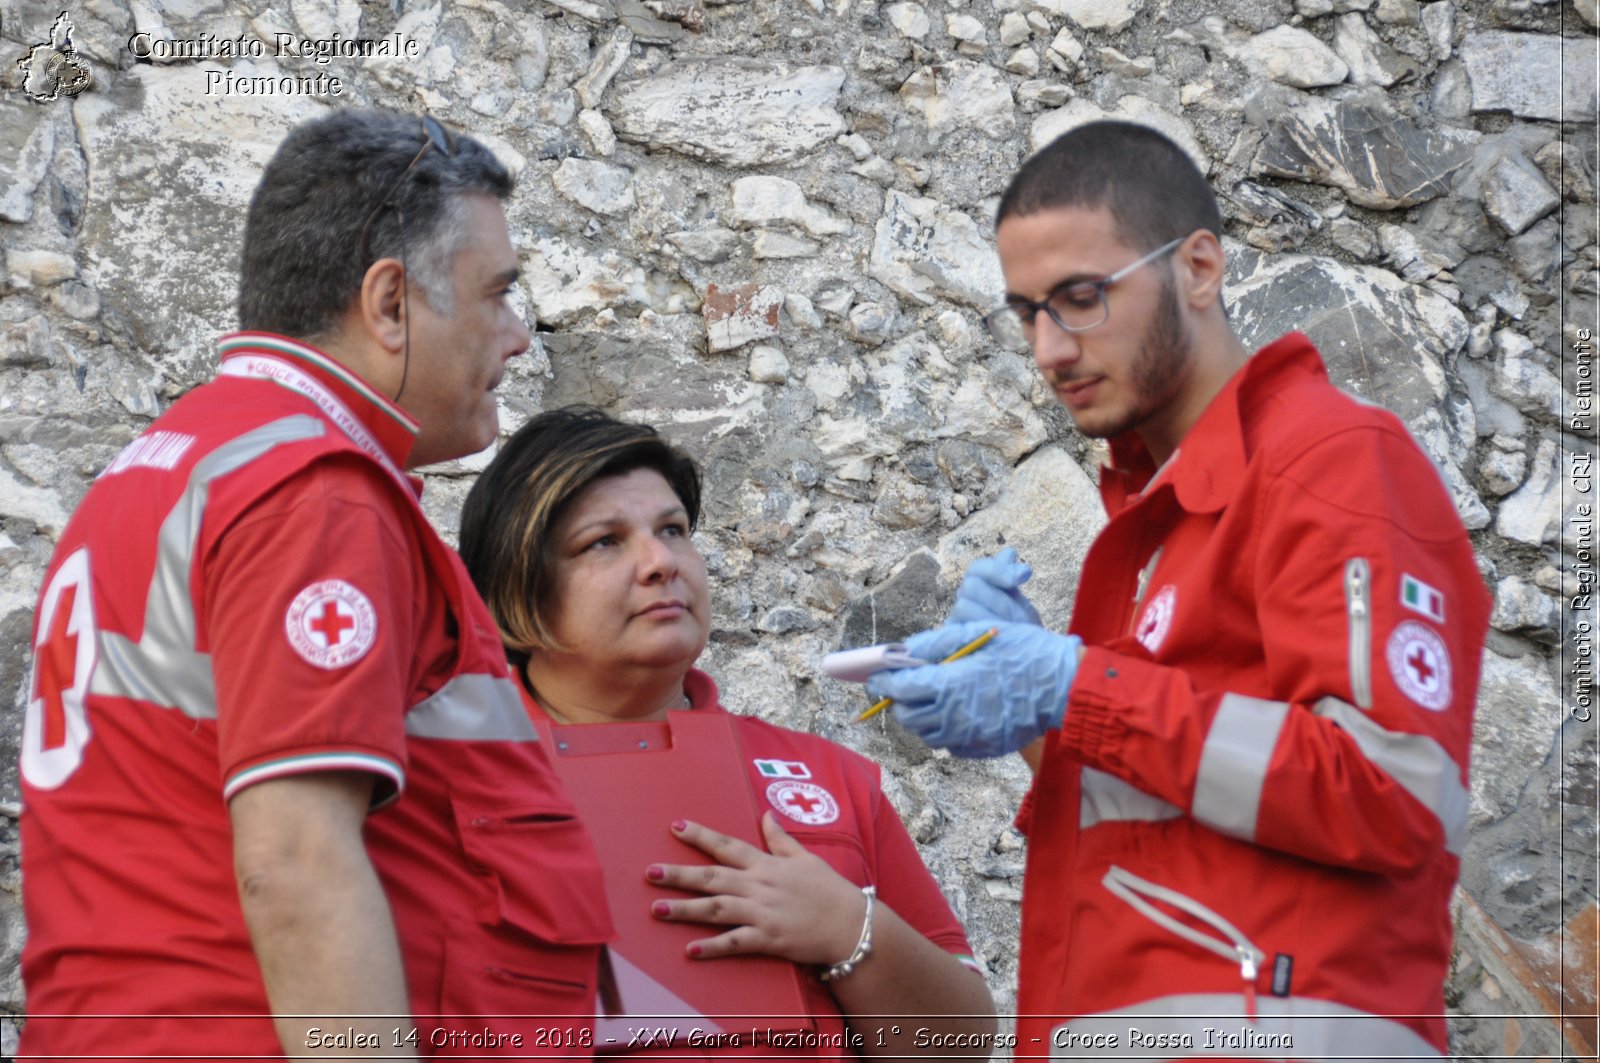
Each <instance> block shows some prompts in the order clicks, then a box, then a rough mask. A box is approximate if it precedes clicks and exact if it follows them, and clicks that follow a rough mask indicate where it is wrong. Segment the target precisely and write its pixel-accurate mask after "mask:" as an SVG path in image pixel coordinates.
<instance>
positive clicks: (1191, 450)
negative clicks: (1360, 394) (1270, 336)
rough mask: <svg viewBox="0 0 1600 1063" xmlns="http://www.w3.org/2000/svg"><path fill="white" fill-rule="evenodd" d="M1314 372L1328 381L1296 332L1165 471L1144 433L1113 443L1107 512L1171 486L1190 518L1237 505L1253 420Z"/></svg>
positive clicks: (1205, 421)
mask: <svg viewBox="0 0 1600 1063" xmlns="http://www.w3.org/2000/svg"><path fill="white" fill-rule="evenodd" d="M1305 372H1310V373H1314V374H1316V375H1318V376H1320V377H1322V378H1323V379H1327V370H1326V369H1325V368H1323V365H1322V358H1321V356H1320V355H1318V354H1317V349H1316V348H1315V347H1314V346H1312V344H1311V340H1310V339H1309V338H1307V336H1306V335H1305V333H1303V332H1290V333H1288V334H1287V335H1285V336H1282V337H1280V338H1278V339H1276V340H1274V341H1273V342H1271V343H1269V344H1267V345H1266V346H1265V347H1263V348H1261V349H1260V350H1259V351H1257V352H1256V353H1255V354H1254V355H1252V356H1251V357H1250V359H1249V360H1248V361H1247V362H1245V364H1244V365H1243V366H1241V367H1240V368H1239V370H1238V372H1236V373H1234V374H1233V376H1232V377H1230V378H1229V379H1228V382H1227V384H1226V385H1224V386H1223V388H1222V390H1221V391H1219V392H1218V393H1217V395H1216V397H1215V398H1213V399H1212V400H1211V402H1210V403H1209V404H1208V405H1207V406H1206V408H1205V409H1204V410H1203V411H1201V414H1200V417H1199V419H1198V420H1196V421H1195V423H1194V426H1193V427H1192V428H1190V429H1189V432H1188V434H1187V435H1185V436H1184V437H1183V439H1182V441H1181V442H1180V443H1179V446H1178V449H1177V450H1175V451H1173V453H1172V456H1171V457H1169V458H1168V459H1167V461H1166V463H1165V464H1163V465H1162V466H1161V468H1160V469H1157V468H1156V465H1155V461H1154V460H1153V459H1152V458H1151V456H1150V452H1149V450H1147V449H1146V448H1145V445H1144V441H1143V440H1141V439H1140V438H1139V436H1138V433H1137V432H1132V431H1130V432H1124V433H1123V434H1121V435H1119V436H1115V437H1113V438H1112V439H1111V441H1110V442H1111V465H1110V466H1109V467H1108V468H1106V469H1105V470H1103V472H1102V475H1101V478H1100V492H1101V497H1102V499H1103V500H1104V501H1105V505H1106V511H1107V512H1109V513H1116V512H1117V511H1119V510H1120V509H1122V508H1123V507H1125V506H1127V505H1129V504H1130V503H1132V502H1134V501H1136V500H1137V499H1138V498H1139V497H1140V496H1141V495H1142V494H1143V493H1145V492H1147V491H1149V490H1150V489H1151V488H1153V487H1161V486H1164V485H1170V486H1171V488H1172V490H1173V492H1174V493H1175V494H1176V496H1177V500H1178V504H1179V505H1181V506H1182V507H1183V508H1184V509H1186V510H1189V511H1190V512H1191V513H1210V512H1215V511H1217V510H1219V509H1222V508H1223V507H1225V506H1226V505H1227V504H1228V503H1229V502H1230V501H1232V499H1233V496H1234V494H1235V492H1237V491H1238V489H1239V484H1240V482H1241V481H1243V479H1244V470H1245V463H1246V461H1247V460H1248V459H1249V454H1248V451H1247V441H1246V439H1245V424H1246V420H1247V417H1248V414H1249V413H1250V412H1251V411H1253V410H1254V408H1255V407H1256V406H1258V405H1259V404H1260V403H1261V402H1262V401H1263V400H1264V399H1265V398H1267V397H1269V396H1270V395H1271V394H1272V392H1273V391H1275V390H1277V388H1278V387H1279V386H1280V385H1281V384H1282V382H1283V380H1284V378H1285V377H1286V376H1288V375H1290V374H1298V373H1305Z"/></svg>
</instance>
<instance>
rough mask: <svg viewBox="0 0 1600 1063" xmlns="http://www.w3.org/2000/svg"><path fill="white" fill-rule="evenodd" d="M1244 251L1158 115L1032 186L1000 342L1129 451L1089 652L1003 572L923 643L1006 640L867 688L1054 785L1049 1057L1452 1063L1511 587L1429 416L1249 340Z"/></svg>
mask: <svg viewBox="0 0 1600 1063" xmlns="http://www.w3.org/2000/svg"><path fill="white" fill-rule="evenodd" d="M1221 233H1222V219H1221V216H1220V213H1219V211H1218V209H1217V203H1216V199H1215V197H1214V196H1213V195H1212V193H1211V190H1210V188H1209V187H1208V186H1207V185H1206V183H1205V179H1204V178H1203V177H1202V176H1201V174H1200V172H1199V170H1198V169H1197V168H1196V167H1195V166H1194V164H1193V163H1192V162H1191V161H1190V160H1189V158H1188V157H1187V156H1186V155H1185V154H1184V152H1183V151H1182V150H1181V149H1179V148H1178V147H1177V146H1176V145H1175V144H1173V143H1172V142H1171V141H1170V140H1168V139H1167V138H1165V137H1164V136H1162V135H1161V134H1159V133H1157V132H1155V131H1154V130H1151V129H1148V128H1145V127H1143V126H1138V125H1132V124H1128V123H1120V122H1096V123H1091V124H1088V125H1085V126H1081V127H1079V128H1077V129H1075V130H1073V131H1071V132H1069V133H1067V134H1065V135H1063V136H1062V137H1061V138H1060V139H1058V140H1057V141H1055V142H1054V143H1053V144H1051V145H1049V146H1048V147H1046V148H1045V149H1044V150H1042V151H1041V152H1039V153H1038V154H1037V155H1035V156H1034V157H1033V158H1031V159H1030V160H1028V161H1027V162H1026V163H1025V164H1024V165H1023V167H1022V169H1021V170H1020V171H1019V172H1018V174H1017V176H1016V177H1015V178H1014V179H1013V181H1012V183H1011V185H1010V187H1009V188H1008V189H1007V191H1006V193H1005V195H1004V197H1003V198H1002V200H1001V202H1000V207H999V211H998V244H999V251H1000V260H1001V264H1002V268H1003V272H1004V275H1005V280H1006V287H1007V290H1008V294H1007V297H1006V304H1005V305H1004V306H1003V307H1001V308H1000V309H998V310H996V311H994V312H993V313H992V314H990V315H989V317H988V318H987V323H988V325H989V328H990V330H991V332H992V334H993V335H994V337H995V338H996V339H997V340H999V341H1001V342H1002V343H1004V344H1006V345H1008V346H1012V347H1016V348H1022V347H1029V348H1031V349H1032V351H1033V355H1034V359H1035V361H1036V362H1037V364H1038V366H1039V369H1040V372H1042V373H1043V374H1044V377H1045V380H1046V381H1047V382H1048V383H1049V384H1050V386H1051V387H1052V388H1053V389H1054V391H1055V393H1056V395H1057V397H1058V398H1059V399H1060V401H1061V402H1062V404H1063V405H1064V406H1066V408H1067V410H1068V412H1069V413H1070V414H1071V415H1072V418H1073V420H1074V421H1075V422H1076V425H1077V427H1078V429H1079V430H1080V431H1081V432H1083V433H1084V434H1085V435H1087V436H1091V437H1093V438H1097V439H1105V440H1106V441H1107V442H1108V443H1109V444H1110V463H1109V465H1108V466H1107V467H1105V468H1103V469H1102V470H1101V483H1100V489H1101V495H1102V498H1103V501H1104V504H1105V507H1106V512H1107V514H1108V515H1109V523H1108V524H1107V525H1106V527H1105V529H1104V530H1103V531H1102V533H1101V534H1100V535H1099V537H1098V538H1097V539H1096V541H1095V542H1094V544H1093V546H1092V547H1091V548H1090V550H1089V554H1088V556H1087V558H1086V560H1085V562H1084V568H1083V573H1082V576H1081V579H1080V581H1079V584H1078V590H1077V599H1076V602H1075V605H1074V608H1073V616H1072V623H1071V626H1070V631H1071V633H1070V634H1066V635H1063V634H1057V633H1055V632H1052V631H1049V630H1046V629H1045V628H1043V627H1041V626H1040V625H1039V617H1038V614H1037V612H1036V611H1035V610H1034V609H1033V607H1032V605H1030V604H1029V603H1028V601H1027V599H1026V598H1025V597H1024V595H1023V592H1022V590H1021V585H1022V584H1023V582H1024V581H1026V580H1027V579H1028V577H1029V575H1030V574H1031V570H1030V569H1029V567H1028V566H1027V565H1026V564H1024V563H1022V562H1021V561H1020V560H1019V559H1018V558H1017V556H1016V554H1015V553H1014V552H1012V551H1006V552H1003V553H1002V554H1000V555H998V556H997V557H992V558H985V559H980V560H979V561H977V562H974V563H973V565H972V566H971V567H970V568H969V569H968V572H967V575H966V579H965V580H964V581H963V583H962V585H961V589H960V591H959V593H958V596H957V601H956V605H955V608H954V610H953V612H952V614H951V617H950V619H949V620H948V621H947V622H946V624H945V626H944V627H941V628H939V629H937V630H934V631H930V632H924V633H921V634H919V635H915V636H913V637H912V638H911V639H909V640H908V648H909V650H910V652H911V653H912V654H914V655H915V656H916V657H919V658H922V659H924V660H930V661H936V660H940V659H942V658H943V657H945V656H946V655H948V654H949V653H950V652H951V651H953V650H955V649H957V648H958V647H960V646H962V645H964V644H966V643H968V642H970V641H971V640H972V639H973V638H975V637H977V636H978V635H980V634H981V633H983V632H984V631H986V630H987V629H989V628H991V627H993V628H996V629H998V634H997V635H996V637H995V638H993V640H992V641H990V642H989V643H988V644H987V645H986V646H985V647H984V648H982V649H981V650H979V651H978V652H976V653H974V654H971V655H970V656H967V657H965V658H963V659H962V660H960V661H957V662H954V663H951V664H946V665H937V666H925V667H917V668H911V669H906V670H901V671H895V672H880V673H878V675H877V676H875V677H874V678H873V679H872V681H871V682H870V683H869V690H870V692H871V693H872V694H873V695H874V696H878V697H890V698H893V699H894V701H895V713H896V716H897V717H898V718H899V720H900V721H901V722H902V723H903V724H905V725H906V726H907V727H909V728H910V729H911V730H913V731H914V732H916V733H917V734H918V735H920V736H921V737H922V738H923V739H924V740H925V741H926V742H928V744H930V745H932V746H936V747H942V748H947V749H949V750H951V751H952V752H953V753H955V754H957V755H958V756H969V757H993V756H1000V755H1002V754H1005V753H1010V752H1018V751H1021V752H1022V753H1023V755H1024V756H1025V757H1026V758H1027V759H1028V761H1029V763H1030V765H1031V766H1032V767H1033V769H1034V773H1035V774H1034V782H1033V788H1032V790H1031V792H1030V793H1029V795H1028V797H1027V799H1026V800H1025V802H1024V804H1023V808H1022V811H1021V813H1020V815H1019V817H1018V825H1019V827H1020V828H1021V829H1023V830H1024V831H1025V832H1026V833H1027V834H1028V837H1029V845H1028V864H1027V872H1026V877H1025V880H1024V887H1023V910H1022V950H1021V975H1020V990H1019V997H1018V1010H1019V1012H1020V1013H1021V1016H1022V1018H1021V1019H1020V1020H1019V1023H1018V1035H1019V1036H1018V1054H1020V1055H1024V1056H1027V1055H1035V1056H1038V1055H1054V1056H1063V1057H1072V1056H1076V1055H1092V1056H1110V1057H1115V1056H1117V1055H1135V1056H1141V1057H1146V1058H1177V1057H1185V1056H1192V1055H1197V1056H1204V1057H1206V1058H1219V1057H1229V1056H1241V1057H1242V1056H1250V1057H1252V1058H1279V1059H1285V1058H1295V1059H1299V1058H1321V1057H1323V1056H1327V1055H1337V1056H1349V1057H1362V1058H1367V1057H1382V1058H1392V1057H1403V1058H1419V1057H1433V1056H1437V1055H1439V1054H1441V1053H1443V1052H1445V1051H1446V1048H1447V1046H1446V1034H1445V1023H1444V1017H1443V1011H1444V1000H1443V992H1442V989H1443V983H1444V978H1445V973H1446V969H1447V966H1448V963H1449V957H1450V916H1449V910H1448V905H1449V899H1450V894H1451V890H1452V888H1453V886H1454V884H1455V881H1456V876H1457V873H1458V870H1459V866H1460V857H1461V851H1462V845H1463V842H1464V840H1465V832H1466V814H1467V795H1468V789H1467V759H1468V755H1469V751H1470V744H1471V733H1472V715H1473V708H1474V700H1475V697H1476V692H1477V683H1478V670H1479V658H1480V655H1481V652H1482V648H1483V641H1484V635H1485V632H1486V629H1487V625H1488V614H1489V595H1488V593H1487V591H1486V590H1485V588H1484V585H1483V582H1482V580H1481V578H1480V577H1479V575H1478V571H1477V568H1476V565H1475V563H1474V559H1473V552H1472V547H1471V544H1470V543H1469V541H1468V539H1467V536H1466V533H1465V530H1464V529H1463V528H1462V525H1461V522H1460V520H1459V519H1458V517H1457V515H1456V511H1455V507H1454V505H1453V504H1452V502H1451V500H1450V496H1449V494H1448V492H1447V491H1446V490H1445V487H1444V485H1443V482H1442V480H1441V479H1440V477H1439V475H1438V474H1437V472H1436V471H1435V469H1434V468H1433V466H1432V464H1431V463H1430V462H1429V460H1428V458H1427V457H1426V456H1425V455H1424V454H1423V453H1422V451H1421V450H1420V449H1419V448H1418V447H1417V445H1416V444H1415V443H1414V442H1413V441H1412V439H1411V438H1410V436H1409V435H1408V434H1407V432H1406V429H1405V426H1404V425H1403V424H1402V423H1401V422H1400V421H1399V420H1398V419H1397V418H1395V417H1394V416H1393V415H1392V414H1390V413H1388V412H1387V411H1384V410H1380V409H1377V408H1375V407H1371V406H1368V405H1365V404H1363V403H1361V402H1359V401H1358V400H1355V399H1353V398H1351V397H1350V396H1348V395H1346V394H1344V393H1343V392H1341V391H1339V390H1338V389H1337V388H1335V387H1334V386H1333V385H1332V384H1330V383H1329V381H1328V377H1327V373H1326V371H1325V369H1324V368H1323V364H1322V361H1321V358H1320V357H1319V355H1318V353H1317V351H1316V349H1315V348H1314V347H1313V346H1312V345H1311V342H1310V340H1309V339H1307V338H1306V337H1305V336H1304V335H1302V334H1300V333H1297V332H1296V333H1290V334H1288V335H1286V336H1284V337H1282V338H1280V339H1278V340H1276V341H1274V342H1273V343H1270V344H1268V345H1267V346H1266V347H1264V348H1262V349H1261V350H1259V351H1257V352H1255V353H1254V354H1251V353H1250V352H1249V351H1247V350H1246V349H1245V347H1244V346H1243V344H1242V343H1241V342H1240V340H1239V338H1238V337H1237V336H1236V335H1235V333H1234V331H1233V329H1232V326H1231V325H1230V323H1229V321H1228V317H1227V314H1226V311H1225V310H1224V307H1223V303H1222V298H1221V293H1222V284H1223V275H1224V254H1223V247H1222V243H1221Z"/></svg>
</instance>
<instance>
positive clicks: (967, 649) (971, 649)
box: [856, 627, 1000, 723]
mask: <svg viewBox="0 0 1600 1063" xmlns="http://www.w3.org/2000/svg"><path fill="white" fill-rule="evenodd" d="M998 634H1000V629H999V628H997V627H992V628H990V629H989V630H988V631H985V632H984V633H983V634H981V635H979V636H978V637H977V638H975V639H973V640H972V641H971V642H969V643H967V644H966V645H965V646H963V647H961V648H960V649H959V650H957V651H956V652H954V653H952V654H951V655H950V656H948V657H946V658H945V659H944V660H942V661H940V662H939V663H940V664H949V663H950V662H951V661H958V660H960V659H961V658H963V657H965V656H966V655H967V654H969V653H976V652H977V651H978V650H981V649H982V648H983V647H984V646H985V645H987V644H988V642H989V640H990V639H992V638H994V637H995V636H996V635H998ZM893 704H894V699H893V698H883V699H881V700H879V701H877V702H875V703H874V704H873V706H872V708H870V709H868V710H867V711H866V712H863V713H862V714H861V715H860V716H857V717H856V723H861V722H862V721H863V720H870V719H872V718H873V717H874V716H876V715H878V713H880V712H882V711H883V710H884V709H887V708H888V707H889V706H890V705H893Z"/></svg>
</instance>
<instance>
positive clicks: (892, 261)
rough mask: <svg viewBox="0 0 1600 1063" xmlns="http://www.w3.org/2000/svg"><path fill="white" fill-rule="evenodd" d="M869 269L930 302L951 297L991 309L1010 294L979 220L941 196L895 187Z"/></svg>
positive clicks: (909, 294) (886, 202)
mask: <svg viewBox="0 0 1600 1063" xmlns="http://www.w3.org/2000/svg"><path fill="white" fill-rule="evenodd" d="M867 273H868V275H869V276H871V277H872V278H873V279H874V280H878V281H882V282H883V283H884V284H887V285H888V286H889V287H890V288H893V289H894V290H895V291H897V292H899V293H900V294H901V295H904V296H906V297H907V298H908V299H911V300H913V301H915V302H918V303H921V304H923V305H924V306H931V305H933V303H934V302H935V301H936V299H937V298H938V297H939V296H945V297H948V298H951V299H955V300H957V301H959V302H962V303H966V304H967V305H969V306H972V307H975V308H977V309H979V310H981V311H988V310H989V309H991V308H993V307H994V306H995V305H997V304H998V303H999V301H1000V297H1001V295H1002V294H1003V293H1004V292H1005V279H1004V278H1003V277H1002V276H1001V275H1000V263H999V260H998V258H997V257H996V256H995V253H994V250H993V247H992V245H991V244H990V242H989V237H988V234H987V233H986V232H984V231H983V230H982V229H980V228H979V227H978V224H977V222H975V221H973V220H972V219H971V218H970V217H968V216H967V215H966V214H963V213H962V212H960V211H955V210H948V209H946V208H944V207H943V205H942V204H940V202H939V201H938V200H936V199H923V198H917V197H913V196H907V195H903V194H902V193H900V192H895V191H891V192H889V194H888V196H887V197H886V198H885V200H884V213H883V217H882V218H880V219H879V221H878V225H877V228H876V230H875V236H874V239H873V242H872V258H871V260H870V262H869V264H868V266H867Z"/></svg>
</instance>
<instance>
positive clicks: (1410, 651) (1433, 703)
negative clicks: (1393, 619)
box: [1384, 620, 1451, 712]
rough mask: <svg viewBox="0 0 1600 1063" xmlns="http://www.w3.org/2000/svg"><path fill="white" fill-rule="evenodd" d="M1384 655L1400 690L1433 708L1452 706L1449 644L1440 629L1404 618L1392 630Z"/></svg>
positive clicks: (1390, 672)
mask: <svg viewBox="0 0 1600 1063" xmlns="http://www.w3.org/2000/svg"><path fill="white" fill-rule="evenodd" d="M1384 657H1385V659H1386V660H1387V661H1388V664H1389V674H1390V675H1391V676H1393V677H1394V685H1395V686H1397V687H1399V688H1400V693H1402V694H1404V695H1405V696H1406V697H1408V698H1410V699H1411V700H1412V701H1414V702H1416V703H1417V704H1418V705H1421V706H1422V707H1423V708H1425V709H1428V710H1431V711H1433V712H1443V711H1444V710H1445V709H1447V708H1449V707H1450V695H1451V683H1450V648H1449V647H1448V646H1446V645H1445V641H1444V639H1443V638H1442V637H1440V635H1439V633H1438V632H1437V631H1435V630H1434V629H1433V628H1431V627H1429V626H1428V625H1426V624H1423V623H1419V622H1418V621H1415V620H1407V621H1404V622H1402V623H1400V624H1398V625H1397V626H1396V627H1395V629H1394V631H1393V632H1391V633H1390V635H1389V642H1388V645H1387V647H1386V648H1385V650H1384Z"/></svg>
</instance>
